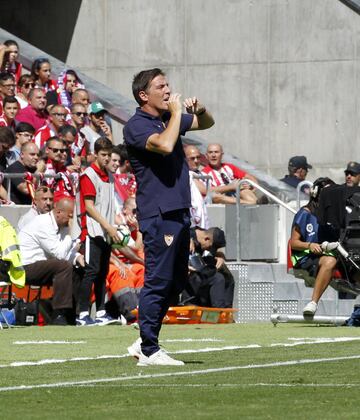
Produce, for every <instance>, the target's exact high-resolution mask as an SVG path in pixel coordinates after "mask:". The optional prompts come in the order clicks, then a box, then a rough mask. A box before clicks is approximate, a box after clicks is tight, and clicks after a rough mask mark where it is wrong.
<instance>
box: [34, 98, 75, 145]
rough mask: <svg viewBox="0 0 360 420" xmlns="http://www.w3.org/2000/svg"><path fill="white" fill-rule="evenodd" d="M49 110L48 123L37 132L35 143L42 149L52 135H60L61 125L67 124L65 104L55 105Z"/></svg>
mask: <svg viewBox="0 0 360 420" xmlns="http://www.w3.org/2000/svg"><path fill="white" fill-rule="evenodd" d="M49 112H50V115H49V118H48V120H47V122H46V124H45V125H44V126H43V127H41V128H40V129H39V130H37V132H36V133H35V143H36V144H37V145H38V147H39V148H40V149H42V148H43V147H44V146H45V143H46V142H47V141H48V139H49V138H50V137H55V136H58V133H59V129H60V127H63V126H64V125H65V124H66V116H67V110H66V108H65V107H64V106H63V105H54V106H52V107H51V108H50V111H49Z"/></svg>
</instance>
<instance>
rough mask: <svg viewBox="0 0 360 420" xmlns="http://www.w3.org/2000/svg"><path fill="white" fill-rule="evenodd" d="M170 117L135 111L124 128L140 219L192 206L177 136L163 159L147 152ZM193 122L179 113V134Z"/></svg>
mask: <svg viewBox="0 0 360 420" xmlns="http://www.w3.org/2000/svg"><path fill="white" fill-rule="evenodd" d="M170 116H171V115H170V113H169V112H166V113H165V114H164V115H163V116H162V117H154V116H153V115H150V114H148V113H147V112H144V111H142V110H141V109H140V108H137V109H136V113H135V115H133V116H132V117H131V118H130V120H129V121H128V122H127V124H126V125H125V127H124V139H125V144H126V146H127V150H128V154H129V160H130V163H131V166H132V168H133V171H134V174H135V177H136V182H137V190H136V202H137V208H138V216H139V219H144V218H147V217H152V216H156V215H158V214H160V213H166V212H168V211H173V210H179V209H183V208H189V207H191V196H190V185H189V167H188V164H187V162H186V160H185V154H184V150H183V146H182V142H181V138H180V136H179V138H178V140H177V142H176V144H175V147H174V150H173V151H172V153H170V154H168V155H166V156H164V155H161V154H160V153H155V152H150V151H149V150H146V142H147V140H148V138H149V137H150V136H151V135H152V134H155V133H159V134H160V133H162V132H163V131H164V130H165V127H166V125H167V123H168V121H169V119H170ZM192 122H193V115H191V114H182V116H181V122H180V135H184V134H185V133H186V131H188V130H189V129H190V127H191V124H192ZM164 124H165V127H164Z"/></svg>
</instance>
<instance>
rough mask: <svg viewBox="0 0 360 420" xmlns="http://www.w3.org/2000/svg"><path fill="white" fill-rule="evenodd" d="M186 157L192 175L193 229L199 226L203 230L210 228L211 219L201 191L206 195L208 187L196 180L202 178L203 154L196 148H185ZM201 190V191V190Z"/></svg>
mask: <svg viewBox="0 0 360 420" xmlns="http://www.w3.org/2000/svg"><path fill="white" fill-rule="evenodd" d="M185 157H186V161H187V163H188V165H189V175H190V190H191V208H190V216H191V227H193V226H199V227H201V228H203V229H208V228H209V218H208V215H207V210H206V206H205V201H204V198H203V196H202V193H201V191H203V192H204V193H205V190H206V187H205V186H204V182H202V181H200V180H199V179H196V176H199V175H200V176H201V175H202V174H201V172H200V170H199V167H200V159H201V154H200V150H199V149H198V148H197V147H196V146H186V147H185ZM200 188H201V190H200Z"/></svg>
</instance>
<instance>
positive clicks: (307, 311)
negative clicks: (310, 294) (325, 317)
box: [303, 301, 317, 316]
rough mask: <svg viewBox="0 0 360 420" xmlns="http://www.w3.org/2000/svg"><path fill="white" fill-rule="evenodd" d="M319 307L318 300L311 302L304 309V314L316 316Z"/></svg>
mask: <svg viewBox="0 0 360 420" xmlns="http://www.w3.org/2000/svg"><path fill="white" fill-rule="evenodd" d="M316 309H317V303H316V302H313V301H311V302H309V303H308V304H307V305H306V306H305V308H304V309H303V315H304V316H314V315H315V312H316Z"/></svg>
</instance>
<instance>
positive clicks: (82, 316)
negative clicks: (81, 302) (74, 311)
mask: <svg viewBox="0 0 360 420" xmlns="http://www.w3.org/2000/svg"><path fill="white" fill-rule="evenodd" d="M88 315H89V311H83V312H80V314H79V318H80V319H83V318H85V317H86V316H88Z"/></svg>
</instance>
